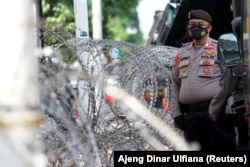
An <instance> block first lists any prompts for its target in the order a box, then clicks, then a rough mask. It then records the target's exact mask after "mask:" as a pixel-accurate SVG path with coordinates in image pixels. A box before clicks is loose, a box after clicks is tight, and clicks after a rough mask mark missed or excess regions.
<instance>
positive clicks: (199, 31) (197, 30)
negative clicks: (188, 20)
mask: <svg viewBox="0 0 250 167" xmlns="http://www.w3.org/2000/svg"><path fill="white" fill-rule="evenodd" d="M189 30H190V31H191V37H192V38H193V39H196V40H199V39H201V38H203V37H204V36H206V35H207V33H208V30H207V27H206V28H202V27H201V26H193V27H191V28H190V29H189Z"/></svg>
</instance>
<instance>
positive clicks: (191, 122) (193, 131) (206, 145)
mask: <svg viewBox="0 0 250 167" xmlns="http://www.w3.org/2000/svg"><path fill="white" fill-rule="evenodd" d="M221 125H223V123H221V124H220V123H218V122H213V121H212V120H211V119H210V118H209V116H208V108H205V109H204V108H203V109H201V110H199V111H196V112H193V111H192V112H190V111H186V112H185V114H184V135H185V138H186V140H187V141H188V142H198V143H199V144H200V146H201V151H227V150H235V149H236V139H235V133H234V131H233V130H234V128H233V126H232V128H229V129H228V130H225V129H224V127H223V126H221Z"/></svg>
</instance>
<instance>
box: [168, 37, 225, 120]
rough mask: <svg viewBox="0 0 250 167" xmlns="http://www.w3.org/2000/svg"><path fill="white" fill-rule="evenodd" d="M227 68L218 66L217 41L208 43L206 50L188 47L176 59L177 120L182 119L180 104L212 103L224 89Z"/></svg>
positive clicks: (174, 97) (174, 93)
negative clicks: (223, 79) (210, 101)
mask: <svg viewBox="0 0 250 167" xmlns="http://www.w3.org/2000/svg"><path fill="white" fill-rule="evenodd" d="M223 70H224V69H223V68H222V67H221V66H220V63H219V62H218V55H217V41H216V40H213V39H211V38H209V39H208V41H207V42H206V44H205V45H204V46H203V47H200V48H195V47H194V46H193V42H189V43H187V44H186V45H184V46H183V47H182V48H181V49H180V52H179V54H177V55H176V57H175V59H174V64H173V68H172V72H171V77H172V111H173V117H176V116H179V115H182V113H181V112H180V109H179V102H181V103H183V104H195V103H199V102H204V101H207V100H212V99H213V97H214V96H216V94H217V93H218V92H219V91H220V90H221V88H222V83H221V81H222V76H223Z"/></svg>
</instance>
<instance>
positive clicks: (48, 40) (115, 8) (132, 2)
mask: <svg viewBox="0 0 250 167" xmlns="http://www.w3.org/2000/svg"><path fill="white" fill-rule="evenodd" d="M87 2H88V20H89V34H90V36H91V34H92V24H91V20H92V6H91V5H92V0H88V1H87ZM138 2H139V0H102V23H103V38H104V39H111V40H120V41H125V42H131V43H137V44H141V43H142V40H143V34H142V32H141V31H140V30H139V26H138V25H139V21H138V16H137V12H136V6H137V5H138ZM42 9H43V18H44V22H45V24H46V26H47V27H48V28H49V29H51V30H54V31H55V30H56V26H54V24H59V23H60V24H61V25H62V26H63V27H64V29H65V30H66V31H68V32H70V33H71V34H72V35H74V34H75V18H74V1H72V0H42ZM131 23H133V26H134V27H135V28H137V30H138V31H137V33H135V34H128V33H127V32H126V29H127V27H128V26H129V25H131ZM44 42H45V44H46V45H54V44H56V43H58V42H59V41H58V40H57V39H55V37H53V36H48V37H45V39H44ZM61 49H62V48H61ZM62 53H65V51H62ZM63 55H64V57H63V60H65V61H66V63H72V61H73V60H74V59H73V58H71V57H72V55H71V54H69V55H67V54H63Z"/></svg>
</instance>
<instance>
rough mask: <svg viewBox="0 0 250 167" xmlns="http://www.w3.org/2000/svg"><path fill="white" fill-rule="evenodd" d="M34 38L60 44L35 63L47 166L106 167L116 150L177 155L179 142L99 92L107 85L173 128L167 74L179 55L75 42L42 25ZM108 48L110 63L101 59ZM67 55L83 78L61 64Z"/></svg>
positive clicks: (106, 42) (62, 32) (154, 49)
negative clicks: (112, 54)
mask: <svg viewBox="0 0 250 167" xmlns="http://www.w3.org/2000/svg"><path fill="white" fill-rule="evenodd" d="M39 32H41V33H42V34H41V35H40V36H42V37H43V39H44V40H48V39H52V40H54V41H57V42H56V43H53V44H51V45H50V47H52V50H53V53H52V54H50V56H49V57H48V56H47V55H45V54H42V55H40V57H39V60H40V65H41V68H40V69H41V71H40V83H41V88H42V91H41V92H42V93H41V105H40V110H41V112H42V113H44V120H45V121H44V122H43V123H42V125H41V133H40V135H39V136H40V140H41V142H42V143H43V144H44V147H45V150H44V152H45V154H46V155H47V157H48V160H49V164H48V166H53V167H55V166H91V167H93V166H98V167H99V166H103V167H109V166H113V153H114V151H116V150H119V151H122V150H145V151H148V150H158V149H159V148H160V147H159V146H162V145H163V146H165V149H164V150H175V149H180V147H181V146H180V147H179V144H181V143H178V144H176V143H173V142H174V140H172V139H171V136H168V137H166V135H164V134H162V133H160V132H162V131H161V130H160V128H162V127H159V128H157V126H152V124H149V123H148V122H147V121H145V119H144V118H143V117H142V115H137V114H135V113H133V112H131V108H129V107H128V106H126V105H124V104H122V103H121V102H120V101H119V100H117V99H116V98H115V96H109V95H108V94H106V93H105V92H104V91H103V90H104V88H105V87H106V85H107V84H111V85H113V86H116V87H118V88H119V89H122V90H124V91H126V92H127V93H128V94H129V95H131V96H133V97H135V98H136V99H137V100H138V102H140V103H141V104H143V105H144V106H145V107H146V108H147V110H148V111H150V112H151V113H152V114H153V115H154V116H155V117H156V118H157V119H160V120H162V122H163V123H165V124H166V125H167V126H169V128H173V120H172V113H171V112H172V111H171V96H170V95H171V81H170V69H171V65H172V60H173V56H175V54H176V53H177V52H178V48H174V47H170V46H155V45H150V46H148V47H144V46H139V45H136V44H132V43H127V42H122V41H112V40H107V39H103V40H94V39H90V38H76V37H74V36H72V35H71V34H70V33H68V32H67V31H65V30H64V29H63V28H62V27H61V26H58V27H57V28H56V29H53V30H51V29H49V28H47V27H45V26H41V27H40V31H39ZM112 49H116V51H117V50H118V51H119V56H117V57H115V58H113V60H117V61H115V63H114V64H112V63H110V62H108V61H107V59H106V57H105V52H109V51H110V50H112ZM65 54H66V55H72V56H74V58H75V59H76V62H77V64H79V65H80V72H79V69H69V68H68V65H66V64H65V63H64V62H63V61H62V57H63V55H65ZM53 59H55V60H56V61H55V60H53ZM110 64H112V65H110ZM70 70H73V71H74V72H73V74H72V73H69V71H70ZM71 75H75V77H76V78H75V82H76V84H72V76H71ZM117 93H118V94H119V92H117ZM163 102H164V103H163ZM152 119H153V118H152ZM172 131H177V130H175V129H173V130H172ZM177 133H179V134H181V132H178V131H177ZM149 136H152V137H149ZM176 141H178V140H176ZM183 149H187V147H183Z"/></svg>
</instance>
